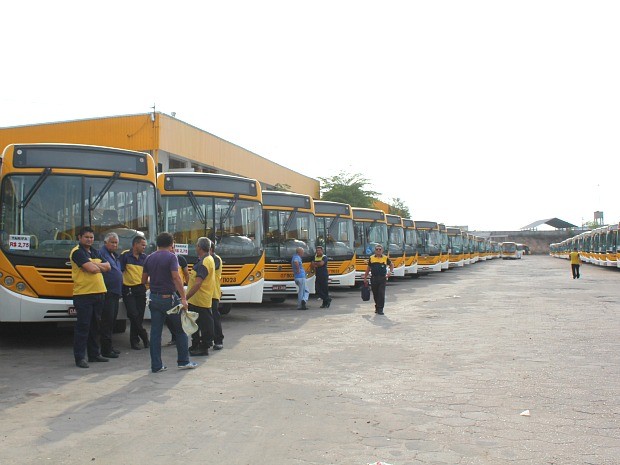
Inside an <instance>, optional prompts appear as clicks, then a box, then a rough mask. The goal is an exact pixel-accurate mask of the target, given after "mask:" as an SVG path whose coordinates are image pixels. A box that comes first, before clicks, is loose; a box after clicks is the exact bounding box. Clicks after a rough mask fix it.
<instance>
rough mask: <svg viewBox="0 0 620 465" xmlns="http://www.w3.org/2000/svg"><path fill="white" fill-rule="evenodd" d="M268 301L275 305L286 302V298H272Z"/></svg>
mask: <svg viewBox="0 0 620 465" xmlns="http://www.w3.org/2000/svg"><path fill="white" fill-rule="evenodd" d="M270 300H271V301H272V302H273V303H275V304H281V303H282V302H284V301H285V300H286V297H272V298H271V299H270Z"/></svg>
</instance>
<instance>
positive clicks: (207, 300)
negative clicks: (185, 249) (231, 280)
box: [187, 237, 215, 355]
mask: <svg viewBox="0 0 620 465" xmlns="http://www.w3.org/2000/svg"><path fill="white" fill-rule="evenodd" d="M210 251H211V240H210V239H209V238H207V237H200V238H198V240H197V241H196V254H197V255H198V261H197V262H196V264H195V265H194V267H193V268H192V271H191V273H190V274H189V282H188V284H187V302H188V303H189V310H190V311H193V312H196V313H198V321H196V323H198V331H196V332H195V333H194V334H193V335H192V346H191V347H190V349H189V353H190V354H191V355H209V347H211V345H212V344H213V337H214V328H213V313H212V312H211V306H212V305H213V292H214V291H215V262H214V261H213V257H212V256H211V255H210Z"/></svg>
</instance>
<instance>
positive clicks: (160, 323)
mask: <svg viewBox="0 0 620 465" xmlns="http://www.w3.org/2000/svg"><path fill="white" fill-rule="evenodd" d="M179 303H180V301H179V298H178V297H177V296H176V295H172V297H166V298H164V297H162V296H160V295H158V294H153V293H151V302H150V304H149V309H150V310H151V345H150V350H151V371H153V372H156V371H157V370H159V369H160V368H161V367H162V366H163V362H162V361H161V333H162V330H163V329H164V324H165V323H166V318H168V319H169V320H170V322H171V323H172V324H171V328H172V330H173V332H172V334H174V336H175V339H176V345H177V365H187V364H188V363H189V348H188V346H187V334H185V331H183V326H182V325H181V314H176V315H168V314H167V313H166V312H167V311H168V310H170V309H171V308H172V307H174V306H175V305H177V304H179Z"/></svg>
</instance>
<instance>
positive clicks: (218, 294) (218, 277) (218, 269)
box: [213, 254, 224, 300]
mask: <svg viewBox="0 0 620 465" xmlns="http://www.w3.org/2000/svg"><path fill="white" fill-rule="evenodd" d="M213 261H214V262H215V291H214V292H213V298H214V299H217V300H220V299H221V298H222V287H221V281H222V267H223V266H224V264H223V263H222V259H221V258H220V256H219V255H215V254H213ZM218 263H219V265H218Z"/></svg>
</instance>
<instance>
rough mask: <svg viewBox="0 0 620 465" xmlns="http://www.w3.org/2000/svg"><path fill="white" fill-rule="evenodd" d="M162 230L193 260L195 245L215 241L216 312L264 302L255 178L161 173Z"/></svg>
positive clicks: (260, 215) (260, 221) (260, 209)
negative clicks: (217, 261) (199, 241)
mask: <svg viewBox="0 0 620 465" xmlns="http://www.w3.org/2000/svg"><path fill="white" fill-rule="evenodd" d="M157 187H158V189H159V193H160V195H161V207H162V210H161V225H162V229H163V230H164V231H168V232H170V233H171V234H172V235H173V236H174V241H175V251H176V253H178V254H181V255H184V256H186V257H187V262H188V264H190V267H191V266H193V264H194V263H195V262H196V261H197V259H198V257H197V255H196V248H195V247H196V241H197V239H198V238H199V237H203V236H204V237H208V238H209V239H211V240H212V241H215V253H217V254H218V255H219V256H220V257H221V258H222V279H221V288H222V297H221V299H220V312H221V313H228V312H230V309H231V305H232V304H234V303H260V302H262V300H263V279H264V274H265V257H264V251H263V207H262V192H261V188H260V184H259V183H258V181H256V180H255V179H248V178H243V177H239V176H228V175H224V174H213V173H191V172H171V173H160V174H159V175H158V177H157Z"/></svg>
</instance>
